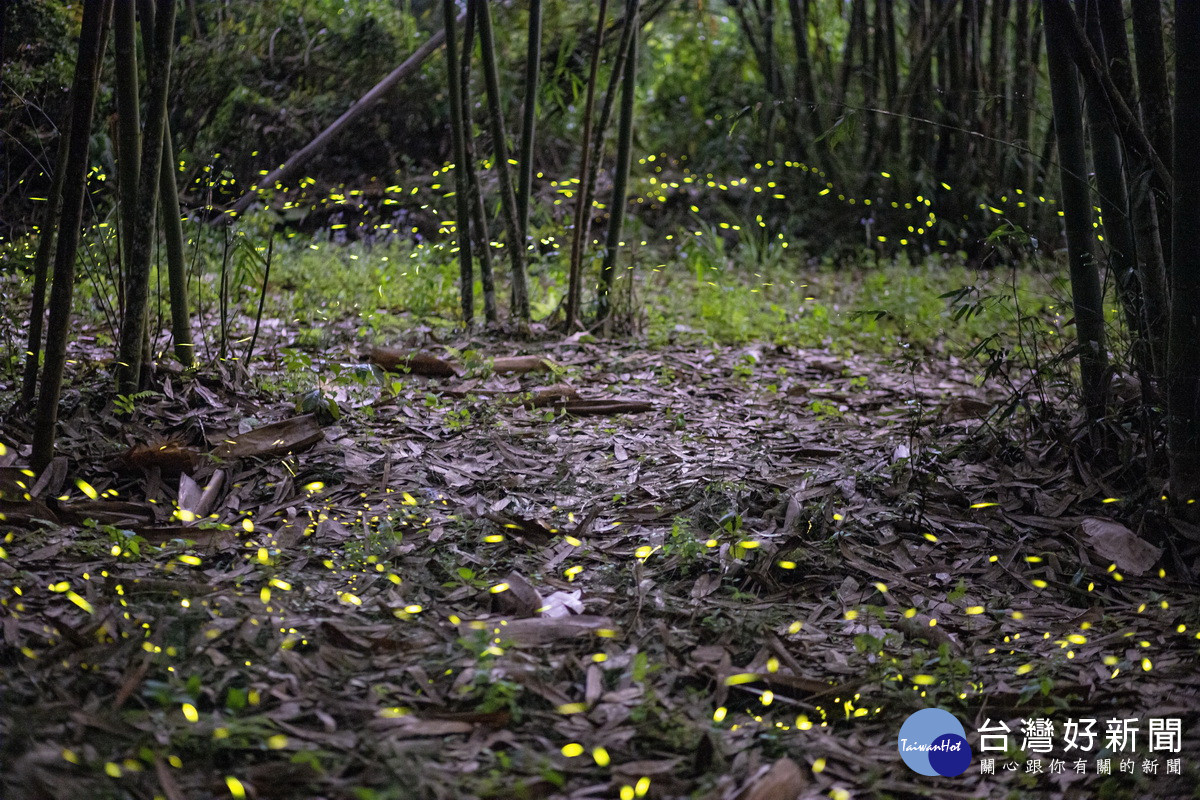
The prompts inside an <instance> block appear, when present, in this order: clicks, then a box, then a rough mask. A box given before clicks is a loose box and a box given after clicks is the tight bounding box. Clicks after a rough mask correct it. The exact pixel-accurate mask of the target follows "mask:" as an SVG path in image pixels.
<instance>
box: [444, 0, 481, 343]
mask: <svg viewBox="0 0 1200 800" xmlns="http://www.w3.org/2000/svg"><path fill="white" fill-rule="evenodd" d="M457 12H458V6H457V4H456V3H455V2H454V0H442V19H443V24H444V25H445V29H446V85H447V87H448V89H449V96H450V140H451V141H452V142H453V145H454V187H455V190H454V208H455V217H456V219H455V229H456V231H457V233H458V281H459V288H458V297H459V304H460V306H461V309H462V318H463V325H465V326H467V327H470V326H471V323H472V322H474V321H475V274H474V272H475V271H474V268H473V265H472V263H471V206H470V202H471V188H470V181H469V179H468V177H467V133H466V129H465V128H464V127H463V107H462V86H461V85H460V84H459V73H460V70H459V63H458V41H457V38H456V33H455V30H454V28H455V17H456V16H457Z"/></svg>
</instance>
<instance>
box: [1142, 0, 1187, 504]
mask: <svg viewBox="0 0 1200 800" xmlns="http://www.w3.org/2000/svg"><path fill="white" fill-rule="evenodd" d="M1140 55H1141V54H1140V53H1139V57H1140ZM1174 122H1175V124H1174V128H1175V133H1174V144H1175V147H1174V164H1173V169H1172V173H1173V175H1174V177H1175V187H1174V189H1175V192H1174V199H1175V207H1174V217H1173V223H1174V226H1175V227H1174V231H1173V233H1172V239H1173V245H1172V258H1171V267H1170V272H1169V273H1168V278H1169V280H1170V286H1171V315H1170V316H1171V319H1170V337H1169V340H1168V342H1167V415H1168V416H1167V448H1168V450H1169V452H1170V458H1171V499H1172V500H1173V502H1174V503H1175V504H1176V505H1177V506H1179V507H1180V508H1181V509H1186V510H1187V511H1188V512H1190V514H1191V515H1192V516H1195V515H1196V507H1195V504H1194V501H1195V500H1196V499H1197V498H1200V314H1197V313H1196V304H1197V299H1198V298H1200V160H1198V159H1197V158H1196V156H1195V154H1194V153H1193V148H1194V146H1195V143H1196V141H1197V139H1200V3H1196V2H1195V0H1176V2H1175V120H1174Z"/></svg>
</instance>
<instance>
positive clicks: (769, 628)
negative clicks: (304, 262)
mask: <svg viewBox="0 0 1200 800" xmlns="http://www.w3.org/2000/svg"><path fill="white" fill-rule="evenodd" d="M264 336H269V332H266V333H264ZM448 344H452V345H453V346H454V348H453V349H452V350H449V351H448V350H447V349H446V348H444V347H442V346H441V345H440V344H438V343H435V342H432V341H430V340H428V339H426V340H425V341H418V340H417V339H415V338H414V339H413V340H412V341H410V342H408V343H407V344H406V345H405V351H407V350H408V349H409V348H411V349H412V350H418V349H420V350H424V351H426V352H430V353H437V354H438V355H441V356H446V357H447V358H449V357H450V356H447V353H450V355H453V354H454V353H460V354H461V353H464V352H465V353H467V355H466V356H464V357H462V358H461V359H460V360H459V361H458V362H457V366H456V367H455V369H454V373H455V374H452V375H445V376H442V377H422V376H418V375H415V374H402V373H397V374H394V375H392V376H391V377H389V378H388V379H387V380H384V381H383V382H382V383H381V382H380V381H379V380H378V379H377V378H376V377H375V376H374V375H373V374H372V373H371V372H370V370H369V369H368V368H367V367H365V366H362V365H360V366H357V367H354V366H347V367H346V369H347V370H349V372H348V373H347V374H361V375H363V376H364V378H363V380H362V381H361V382H360V384H359V385H357V386H354V385H347V384H338V385H336V386H334V385H329V386H324V387H322V388H319V389H318V390H316V391H314V392H310V393H309V394H308V395H305V396H304V397H302V398H301V399H300V400H299V402H298V404H297V405H295V406H293V405H292V404H290V403H285V402H281V401H280V400H279V397H278V393H272V392H264V391H256V390H254V389H252V388H251V387H250V385H249V384H248V383H246V382H240V381H238V380H235V379H232V378H229V377H226V378H225V379H218V378H214V377H211V376H210V377H201V378H192V377H188V376H183V375H181V374H179V373H178V371H174V372H172V371H170V370H166V371H164V372H163V373H162V374H161V375H160V378H161V389H160V392H159V393H157V394H155V395H153V396H146V397H141V398H126V399H125V400H124V401H123V402H124V403H125V404H126V406H127V407H126V408H124V409H117V408H114V406H113V404H112V403H111V399H106V398H105V396H104V394H103V392H102V391H100V390H97V391H96V392H94V393H92V392H90V391H84V392H82V393H78V392H73V393H71V394H70V395H69V396H68V398H67V400H66V401H65V402H64V405H63V410H62V437H61V444H60V452H63V453H66V454H68V456H69V458H66V459H61V460H59V461H56V462H55V465H53V466H52V467H51V468H50V469H49V470H47V471H46V472H45V473H44V474H43V475H42V476H41V478H40V479H38V480H37V481H36V482H34V481H33V480H32V479H30V478H29V477H27V476H26V475H25V474H24V473H22V472H21V469H20V468H21V467H22V465H23V464H24V463H25V458H26V457H27V447H26V446H25V445H26V444H27V442H28V432H27V431H26V430H24V429H22V428H21V426H20V425H19V424H16V423H12V424H10V425H9V428H8V430H6V431H5V436H4V438H5V440H6V441H7V447H5V450H4V454H3V456H0V464H2V465H3V467H2V469H0V480H2V481H3V486H2V487H0V488H3V490H4V503H3V506H2V508H0V511H2V512H3V513H4V514H5V515H6V517H7V521H6V523H5V524H6V525H7V526H8V527H7V528H6V529H5V532H6V533H7V535H6V536H3V537H2V538H0V547H2V548H3V549H2V550H0V555H2V556H3V557H2V558H0V604H2V606H3V612H0V633H2V634H3V640H2V642H0V665H2V667H3V672H4V678H3V681H2V684H0V762H2V763H3V764H4V768H3V770H2V771H0V772H2V777H0V784H2V785H3V787H4V788H5V793H4V796H5V797H9V798H13V799H14V800H19V799H23V798H62V797H91V798H103V797H112V798H127V797H138V798H150V797H163V798H167V800H180V799H181V798H208V797H235V798H237V797H262V798H314V797H327V798H339V799H340V798H347V799H348V800H349V799H354V800H368V799H370V798H410V797H412V798H418V797H420V798H426V797H437V798H464V797H486V798H508V797H530V798H537V797H569V798H602V797H604V798H607V797H621V798H623V799H624V798H633V797H642V796H645V797H663V798H665V797H698V798H711V799H712V800H717V799H718V798H720V799H721V800H774V798H793V797H804V798H809V797H813V798H815V797H832V798H855V797H880V798H882V797H924V796H934V797H940V798H953V797H1000V796H1012V797H1050V796H1055V797H1081V798H1082V797H1099V796H1103V797H1113V798H1117V797H1130V798H1134V797H1149V796H1153V797H1183V796H1193V793H1194V791H1195V787H1196V786H1197V785H1198V784H1200V772H1198V771H1197V767H1198V766H1200V764H1198V763H1197V761H1196V757H1197V756H1200V697H1198V695H1200V670H1198V669H1197V665H1198V660H1200V659H1198V658H1197V641H1196V638H1197V632H1198V631H1200V601H1198V598H1197V595H1196V593H1195V591H1194V589H1192V588H1189V587H1187V586H1185V585H1183V584H1181V583H1179V582H1177V581H1175V580H1173V579H1172V578H1170V577H1169V576H1165V574H1164V573H1160V572H1159V570H1158V569H1157V566H1156V564H1157V563H1158V559H1159V555H1160V553H1159V551H1158V550H1157V548H1155V547H1154V546H1153V545H1151V544H1148V543H1147V542H1145V541H1143V540H1142V538H1138V537H1137V536H1135V535H1134V533H1133V532H1131V531H1130V530H1129V529H1128V528H1126V527H1125V526H1124V525H1122V524H1121V521H1122V520H1124V521H1129V520H1130V519H1132V518H1133V511H1134V509H1135V507H1136V505H1137V504H1138V503H1141V502H1142V501H1143V500H1144V498H1128V499H1123V498H1120V497H1111V496H1110V494H1112V493H1113V492H1114V491H1115V490H1113V489H1111V488H1106V474H1104V473H1103V471H1102V470H1100V468H1099V467H1096V466H1095V465H1094V464H1091V463H1089V462H1088V461H1086V460H1084V459H1082V458H1079V457H1072V455H1071V454H1072V453H1077V452H1080V450H1079V449H1078V448H1075V447H1073V446H1071V444H1070V442H1069V440H1068V437H1069V430H1070V427H1069V425H1068V421H1067V420H1065V419H1059V420H1057V422H1054V421H1053V420H1051V422H1054V424H1047V425H1046V426H1045V427H1044V429H1043V430H1042V432H1041V433H1040V434H1037V435H1035V434H1034V433H1029V434H1028V435H1027V436H1026V437H1024V438H1022V437H1021V436H1018V435H1017V434H1015V433H1013V431H1014V430H1015V429H1016V428H1015V426H1014V425H1012V424H998V422H997V410H998V409H1002V408H1003V407H1004V406H1005V401H1006V395H1005V394H1004V393H1003V392H1002V391H1001V390H1000V389H998V388H996V387H993V386H988V385H981V384H980V381H979V380H977V378H976V372H977V370H976V369H974V368H968V366H966V365H964V364H962V363H959V362H957V361H956V360H955V359H954V358H952V357H950V358H946V357H939V358H925V357H920V356H912V357H908V358H886V357H881V356H868V355H861V356H851V355H846V354H844V353H843V354H837V353H834V352H831V351H829V350H819V349H800V348H797V347H791V346H782V345H767V344H762V345H754V344H751V345H746V346H715V345H695V344H683V343H675V344H664V345H663V346H661V347H656V348H647V347H645V346H643V345H640V344H637V343H627V344H624V343H620V342H611V341H603V342H601V341H596V340H594V339H592V338H591V337H589V336H575V337H571V338H568V339H566V340H565V341H564V340H562V339H555V340H553V341H549V342H545V343H538V342H530V341H522V342H518V343H511V342H502V341H498V340H494V339H492V340H487V339H478V340H475V341H466V340H454V341H451V342H449V343H448ZM522 354H534V355H536V356H539V357H542V358H544V359H547V360H548V361H549V362H552V368H550V369H549V371H544V370H538V369H535V370H534V371H530V372H525V373H523V374H516V373H500V372H497V371H495V370H494V369H493V366H495V365H494V364H493V362H492V361H491V359H492V358H493V357H505V356H515V355H522ZM293 357H294V354H293ZM363 360H364V361H365V359H363ZM431 365H433V366H435V367H436V364H433V362H430V363H428V364H424V365H423V369H425V371H428V368H429V367H430V366H431ZM414 366H417V365H416V364H414ZM529 366H530V365H529V364H525V365H523V367H529ZM541 366H544V365H541ZM79 369H81V370H82V373H81V374H80V375H77V376H76V378H75V380H74V384H75V385H76V386H88V385H94V386H104V385H106V381H107V378H106V376H105V374H104V371H103V369H102V368H101V367H100V366H96V365H81V366H80V367H79ZM351 383H353V382H351ZM563 384H568V385H570V386H571V387H573V389H574V390H575V391H576V392H577V393H578V396H577V397H574V398H573V399H571V400H569V401H564V400H563V399H562V395H563V394H565V391H564V390H562V389H561V386H562V385H563ZM549 386H559V387H560V388H559V390H557V391H558V395H559V396H558V397H557V399H556V397H555V393H553V392H551V393H544V392H543V393H538V392H537V390H538V389H545V388H546V387H549ZM614 400H624V401H629V402H630V403H631V405H626V406H623V407H622V406H613V405H612V401H614ZM331 401H332V403H333V404H334V405H336V406H337V409H336V410H334V409H332V408H331V405H330V403H331ZM542 402H545V403H547V404H545V405H540V403H542ZM119 411H124V412H125V413H123V414H120V415H118V412H119ZM267 425H272V427H269V428H265V429H264V426H267ZM1025 430H1032V427H1030V428H1026V429H1025ZM131 448H132V449H131ZM1142 519H1145V520H1152V519H1155V517H1154V516H1153V515H1151V516H1146V517H1142ZM1149 524H1150V523H1149V522H1147V523H1146V525H1149ZM1177 532H1180V531H1177ZM1138 533H1140V534H1142V535H1143V537H1145V538H1149V539H1153V540H1160V539H1161V533H1162V531H1152V530H1147V529H1145V526H1143V530H1140V531H1138ZM1182 533H1183V534H1184V535H1185V536H1188V535H1194V533H1195V532H1194V531H1189V530H1183V531H1182ZM1169 561H1170V559H1164V563H1169ZM1114 565H1115V566H1114ZM930 706H938V707H941V708H944V709H947V710H949V711H951V712H952V713H954V714H955V715H956V716H957V717H958V719H959V720H961V721H962V722H963V723H964V726H965V728H966V730H967V732H968V740H969V741H970V742H971V743H972V745H973V746H974V747H975V748H976V758H975V759H974V760H973V761H972V762H971V764H970V766H969V767H968V768H967V771H966V772H965V773H964V774H963V775H961V776H959V777H954V778H940V777H932V778H927V777H923V776H921V775H918V774H916V773H914V772H911V771H910V770H908V769H907V768H906V767H905V766H904V764H903V763H902V761H901V759H900V756H899V754H898V751H897V735H898V733H899V730H900V726H901V724H902V723H903V722H904V720H905V718H906V716H907V715H908V714H910V713H912V712H914V711H917V710H918V709H921V708H925V707H930ZM1083 718H1094V719H1096V720H1097V723H1096V729H1095V730H1096V732H1097V733H1098V736H1097V740H1096V742H1095V746H1094V747H1093V748H1091V749H1090V751H1087V752H1083V753H1081V752H1080V751H1079V750H1076V751H1074V752H1072V751H1064V747H1063V742H1062V732H1063V731H1062V724H1063V723H1064V722H1065V721H1067V720H1078V719H1083ZM1151 718H1155V719H1172V718H1177V719H1181V720H1182V735H1181V741H1178V742H1176V743H1175V744H1176V746H1175V747H1174V749H1173V750H1172V748H1169V747H1165V746H1162V742H1161V741H1160V742H1159V745H1160V746H1159V747H1157V748H1156V750H1155V751H1151V750H1149V749H1148V747H1149V744H1150V737H1149V735H1148V726H1149V723H1150V720H1151ZM1041 719H1050V720H1052V721H1053V723H1054V724H1055V725H1057V726H1058V727H1057V728H1056V729H1055V731H1054V735H1053V740H1054V741H1053V750H1052V751H1046V752H1044V753H1041V752H1039V751H1038V750H1037V749H1036V748H1037V745H1036V743H1034V744H1033V745H1029V742H1023V741H1022V739H1023V738H1025V737H1023V735H1022V733H1023V731H1025V732H1026V733H1028V734H1030V736H1029V738H1030V741H1035V740H1036V739H1037V736H1036V731H1033V730H1025V729H1026V728H1027V727H1029V726H1030V725H1031V724H1032V722H1033V721H1036V720H1041ZM1109 720H1133V721H1134V725H1136V727H1138V735H1137V736H1136V742H1135V743H1133V746H1132V747H1129V746H1125V747H1120V746H1118V745H1122V744H1124V745H1128V744H1130V743H1129V742H1128V741H1125V742H1121V741H1112V740H1111V739H1110V738H1109V737H1108V736H1107V734H1106V730H1107V728H1108V727H1109V723H1108V721H1109ZM989 721H990V723H991V725H992V726H994V725H995V724H997V723H998V722H1001V721H1003V722H1004V723H1006V724H1007V725H1008V726H1009V727H1010V728H1011V730H1012V733H1011V735H1010V741H1009V744H1010V749H1009V751H1008V752H1007V753H1003V752H991V753H979V752H978V745H979V739H978V737H977V736H976V735H975V732H977V731H978V730H979V728H981V727H983V726H984V725H985V723H988V722H989ZM993 741H994V740H993ZM981 756H982V757H983V758H994V759H995V761H994V768H995V774H994V775H992V774H984V772H985V769H984V765H986V764H987V762H986V761H981V758H980V757H981ZM1081 758H1083V759H1086V763H1085V765H1084V766H1085V773H1084V774H1080V773H1079V772H1077V771H1076V762H1077V761H1079V760H1080V759H1081ZM1101 758H1111V759H1112V761H1111V771H1112V774H1111V775H1101V774H1097V773H1098V769H1099V767H1098V765H1097V760H1098V759H1101ZM1039 759H1040V761H1039ZM1172 759H1174V761H1172ZM1035 762H1036V763H1035ZM1055 762H1060V766H1059V767H1058V768H1055V766H1054V764H1055ZM1126 762H1128V763H1129V764H1132V767H1131V768H1130V769H1129V770H1126V769H1125V768H1124V766H1125V764H1126ZM1151 762H1154V765H1155V766H1153V767H1152V766H1150V764H1151ZM1176 767H1178V772H1179V774H1172V773H1174V772H1175V771H1176ZM1153 769H1157V773H1152V770H1153Z"/></svg>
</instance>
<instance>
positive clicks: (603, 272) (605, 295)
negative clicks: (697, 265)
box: [596, 0, 638, 321]
mask: <svg viewBox="0 0 1200 800" xmlns="http://www.w3.org/2000/svg"><path fill="white" fill-rule="evenodd" d="M625 25H626V27H627V28H628V29H629V30H630V31H632V32H633V33H632V35H631V36H630V38H629V55H628V57H627V58H626V59H625V71H624V76H623V80H622V82H621V117H620V119H619V120H618V123H617V125H618V133H617V163H616V166H614V167H613V191H612V199H611V200H610V201H609V210H608V238H607V241H606V242H605V248H604V261H603V263H602V265H601V268H600V290H599V295H598V297H597V298H596V317H597V319H598V320H600V321H603V320H606V319H608V315H609V312H610V311H611V303H610V301H609V297H610V295H611V294H612V289H613V283H614V281H615V279H616V263H617V254H618V253H619V252H620V249H621V229H622V227H623V223H624V221H625V202H626V197H625V195H626V192H627V190H628V187H629V165H630V163H631V162H632V161H633V118H634V104H635V101H636V99H637V54H638V36H637V29H638V0H628V2H627V3H626V6H625Z"/></svg>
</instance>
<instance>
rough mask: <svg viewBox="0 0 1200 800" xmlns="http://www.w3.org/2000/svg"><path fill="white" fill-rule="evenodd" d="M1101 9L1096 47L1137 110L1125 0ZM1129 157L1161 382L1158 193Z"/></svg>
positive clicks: (1142, 162) (1163, 305)
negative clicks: (1156, 198)
mask: <svg viewBox="0 0 1200 800" xmlns="http://www.w3.org/2000/svg"><path fill="white" fill-rule="evenodd" d="M1097 11H1098V12H1099V23H1100V29H1101V34H1102V39H1103V41H1102V42H1101V43H1100V44H1097V43H1095V42H1094V43H1093V44H1094V45H1096V47H1097V49H1098V50H1100V51H1101V52H1102V53H1104V58H1105V62H1106V66H1107V67H1108V71H1109V74H1110V75H1111V76H1112V79H1113V85H1114V86H1115V87H1116V88H1117V91H1118V92H1120V93H1121V95H1122V97H1123V99H1124V101H1125V104H1126V105H1127V106H1128V107H1129V108H1131V109H1132V108H1137V90H1136V89H1135V88H1134V80H1133V65H1132V63H1131V58H1130V54H1129V40H1128V39H1127V38H1126V33H1125V14H1124V10H1123V9H1122V7H1121V0H1099V2H1098V3H1097ZM1101 45H1102V46H1101ZM1110 113H1111V110H1110ZM1132 138H1133V134H1132V132H1125V133H1123V135H1122V136H1121V139H1122V140H1123V141H1131V140H1132ZM1125 156H1126V161H1125V164H1126V168H1125V174H1126V181H1127V185H1129V186H1132V187H1134V190H1133V191H1132V192H1130V193H1129V201H1128V205H1129V206H1130V218H1131V223H1132V224H1133V234H1134V245H1135V246H1136V249H1137V257H1138V258H1137V260H1138V280H1139V283H1140V285H1141V290H1142V308H1143V311H1142V314H1143V317H1144V320H1143V325H1144V326H1145V330H1146V336H1147V344H1148V347H1149V354H1148V355H1149V359H1150V363H1151V365H1152V371H1153V374H1154V377H1155V379H1156V382H1157V381H1159V380H1161V379H1162V375H1163V367H1164V363H1165V361H1164V359H1165V356H1166V343H1167V338H1166V336H1167V334H1166V328H1167V317H1166V309H1167V290H1166V271H1165V268H1164V265H1163V253H1162V239H1161V234H1160V232H1159V222H1158V209H1157V204H1156V202H1155V194H1154V192H1153V191H1151V190H1150V187H1149V182H1148V177H1149V175H1150V174H1151V173H1152V172H1153V168H1152V167H1151V166H1150V163H1149V161H1148V160H1147V159H1146V158H1145V157H1144V156H1141V155H1139V154H1138V153H1136V152H1133V151H1129V150H1126V153H1125ZM1106 219H1107V217H1106Z"/></svg>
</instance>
